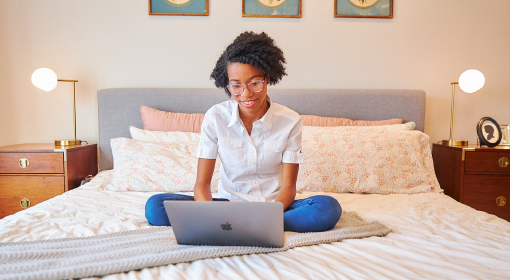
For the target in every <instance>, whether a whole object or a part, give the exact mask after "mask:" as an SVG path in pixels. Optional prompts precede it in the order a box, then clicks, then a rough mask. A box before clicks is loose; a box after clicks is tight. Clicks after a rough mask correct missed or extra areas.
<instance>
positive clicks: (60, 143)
mask: <svg viewBox="0 0 510 280" xmlns="http://www.w3.org/2000/svg"><path fill="white" fill-rule="evenodd" d="M58 81H59V82H72V83H73V128H74V139H73V140H55V145H57V146H68V145H80V144H81V140H77V139H76V82H78V80H60V79H59V80H58Z"/></svg>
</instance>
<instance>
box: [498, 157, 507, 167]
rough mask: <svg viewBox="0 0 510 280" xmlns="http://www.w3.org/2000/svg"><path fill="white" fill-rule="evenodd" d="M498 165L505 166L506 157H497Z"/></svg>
mask: <svg viewBox="0 0 510 280" xmlns="http://www.w3.org/2000/svg"><path fill="white" fill-rule="evenodd" d="M499 166H501V167H507V166H508V159H507V158H506V157H502V158H500V159H499Z"/></svg>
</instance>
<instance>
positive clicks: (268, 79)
mask: <svg viewBox="0 0 510 280" xmlns="http://www.w3.org/2000/svg"><path fill="white" fill-rule="evenodd" d="M266 78H267V84H269V82H270V81H271V79H270V77H269V75H266Z"/></svg>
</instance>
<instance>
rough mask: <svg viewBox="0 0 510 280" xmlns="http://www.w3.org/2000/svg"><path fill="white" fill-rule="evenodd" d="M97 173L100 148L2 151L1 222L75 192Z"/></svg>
mask: <svg viewBox="0 0 510 280" xmlns="http://www.w3.org/2000/svg"><path fill="white" fill-rule="evenodd" d="M97 171H98V168H97V145H96V144H87V145H74V146H55V145H54V144H20V145H12V146H3V147H0V218H3V217H5V216H7V215H11V214H14V213H16V212H18V211H21V210H23V209H24V208H28V207H30V206H34V205H36V204H37V203H40V202H43V201H45V200H48V199H50V198H52V197H54V196H57V195H59V194H62V193H64V192H66V191H68V190H72V189H74V188H76V187H78V186H80V183H81V181H82V180H83V179H85V177H86V176H87V175H96V174H97Z"/></svg>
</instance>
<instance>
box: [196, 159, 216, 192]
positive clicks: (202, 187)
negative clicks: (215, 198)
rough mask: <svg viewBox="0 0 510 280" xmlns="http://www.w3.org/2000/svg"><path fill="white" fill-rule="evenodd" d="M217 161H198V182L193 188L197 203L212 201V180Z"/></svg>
mask: <svg viewBox="0 0 510 280" xmlns="http://www.w3.org/2000/svg"><path fill="white" fill-rule="evenodd" d="M215 164H216V159H206V158H199V159H198V167H197V181H196V182H195V187H194V188H193V193H194V196H195V201H212V195H211V179H212V175H213V172H214V165H215Z"/></svg>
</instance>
